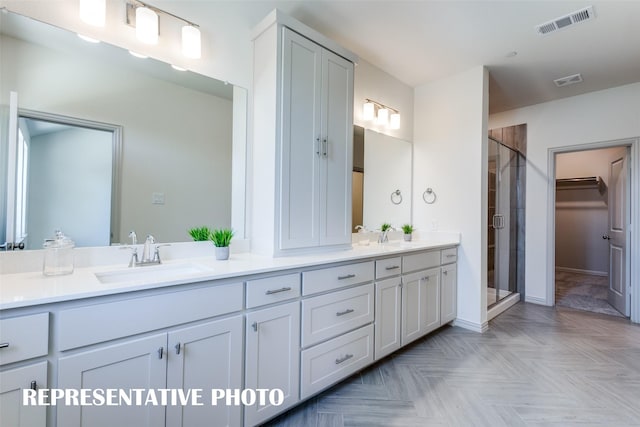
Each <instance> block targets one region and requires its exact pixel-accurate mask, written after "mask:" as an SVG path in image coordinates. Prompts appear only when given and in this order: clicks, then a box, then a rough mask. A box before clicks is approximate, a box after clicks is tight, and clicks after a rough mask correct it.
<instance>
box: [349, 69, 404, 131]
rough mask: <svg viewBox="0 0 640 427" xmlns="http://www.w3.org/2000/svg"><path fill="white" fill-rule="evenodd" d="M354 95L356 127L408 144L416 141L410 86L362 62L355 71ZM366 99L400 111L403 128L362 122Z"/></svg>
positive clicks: (401, 126) (354, 121) (354, 120)
mask: <svg viewBox="0 0 640 427" xmlns="http://www.w3.org/2000/svg"><path fill="white" fill-rule="evenodd" d="M353 92H354V93H353V123H354V124H355V125H358V126H362V127H364V128H365V129H372V130H374V131H376V132H379V133H383V134H386V135H390V136H393V137H396V138H399V139H403V140H405V141H413V116H414V114H413V96H414V93H413V88H412V87H411V86H408V85H406V84H404V83H402V82H401V81H400V80H398V79H396V78H395V77H393V76H392V75H390V74H388V73H386V72H384V71H382V70H381V69H379V68H377V67H375V66H373V65H371V64H369V63H368V62H366V61H365V60H363V59H360V60H359V61H358V64H357V65H356V68H355V72H354V88H353ZM366 98H369V99H373V100H374V101H377V102H380V103H382V104H384V105H386V106H388V107H391V108H395V109H396V110H398V111H400V120H401V123H400V129H388V128H386V127H385V126H381V125H377V124H375V123H374V122H373V121H365V120H363V119H362V105H363V104H364V100H365V99H366Z"/></svg>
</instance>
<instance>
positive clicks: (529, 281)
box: [489, 83, 640, 304]
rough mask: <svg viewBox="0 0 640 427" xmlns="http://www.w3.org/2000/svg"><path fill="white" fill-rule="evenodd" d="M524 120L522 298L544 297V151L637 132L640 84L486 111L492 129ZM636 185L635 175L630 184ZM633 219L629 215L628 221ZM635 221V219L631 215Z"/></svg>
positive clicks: (541, 299) (638, 177) (547, 298)
mask: <svg viewBox="0 0 640 427" xmlns="http://www.w3.org/2000/svg"><path fill="white" fill-rule="evenodd" d="M520 123H526V124H527V171H526V173H527V191H526V194H527V196H526V197H527V201H526V210H527V212H526V265H525V268H526V284H525V287H526V299H527V300H528V301H531V302H537V303H541V304H550V303H551V301H552V296H551V295H548V290H547V279H548V273H549V269H553V265H547V264H548V261H547V250H548V247H549V246H548V228H547V227H548V214H549V194H548V185H549V179H550V176H551V175H552V171H550V170H549V166H548V163H549V150H550V149H552V148H559V147H570V146H574V145H581V144H588V143H596V142H601V141H611V140H617V139H623V138H632V137H638V136H640V83H635V84H631V85H625V86H620V87H616V88H612V89H608V90H603V91H598V92H592V93H588V94H584V95H580V96H574V97H571V98H564V99H560V100H557V101H552V102H546V103H543V104H538V105H532V106H529V107H524V108H519V109H516V110H512V111H505V112H502V113H498V114H494V115H491V116H490V118H489V124H490V127H491V128H498V127H504V126H511V125H515V124H520ZM638 186H640V174H638V173H636V174H635V181H634V182H632V187H635V188H637V187H638ZM632 221H633V219H632ZM635 222H636V223H637V222H640V218H636V219H635Z"/></svg>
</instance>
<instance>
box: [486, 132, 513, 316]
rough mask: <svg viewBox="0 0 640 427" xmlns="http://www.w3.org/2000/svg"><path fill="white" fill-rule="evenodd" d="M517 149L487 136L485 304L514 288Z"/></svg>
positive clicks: (495, 301) (506, 294)
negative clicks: (486, 264) (487, 199)
mask: <svg viewBox="0 0 640 427" xmlns="http://www.w3.org/2000/svg"><path fill="white" fill-rule="evenodd" d="M519 157H520V155H519V153H518V152H516V151H514V150H512V149H511V148H509V147H506V146H504V145H502V144H501V143H499V142H497V141H495V140H493V139H491V138H490V139H489V187H488V189H489V203H488V206H489V215H488V218H489V224H488V230H489V233H488V245H489V247H488V256H487V260H488V266H487V271H488V278H487V279H488V280H487V284H488V285H487V286H488V287H487V306H489V307H490V306H492V305H494V304H496V303H498V302H499V301H500V300H502V299H503V298H506V297H508V296H509V295H511V294H512V293H514V292H516V288H517V283H516V277H517V275H516V262H517V259H518V257H517V197H518V161H519Z"/></svg>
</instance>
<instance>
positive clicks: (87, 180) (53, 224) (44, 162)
mask: <svg viewBox="0 0 640 427" xmlns="http://www.w3.org/2000/svg"><path fill="white" fill-rule="evenodd" d="M111 141H112V136H111V132H105V131H99V130H93V129H83V128H71V129H69V130H64V131H60V132H53V133H48V134H44V135H40V136H36V137H33V138H31V145H30V156H31V158H30V162H29V199H28V206H29V209H28V216H27V232H28V237H27V240H28V245H27V247H28V248H29V249H41V248H42V243H43V242H44V239H46V238H50V237H52V236H53V235H54V231H55V230H56V229H62V232H63V233H64V234H65V235H66V236H67V237H69V238H70V239H72V240H73V241H74V242H75V243H76V245H77V246H107V245H109V239H110V235H109V229H110V223H111V160H112V156H111V153H112V148H111V145H112V144H111ZM78 176H82V177H83V178H82V179H78Z"/></svg>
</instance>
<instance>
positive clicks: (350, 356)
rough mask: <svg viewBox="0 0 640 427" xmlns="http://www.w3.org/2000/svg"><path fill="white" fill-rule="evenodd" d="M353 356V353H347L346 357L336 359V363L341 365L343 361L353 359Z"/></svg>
mask: <svg viewBox="0 0 640 427" xmlns="http://www.w3.org/2000/svg"><path fill="white" fill-rule="evenodd" d="M352 357H353V354H346V355H345V356H344V357H341V358H339V359H336V365H339V364H341V363H342V362H346V361H347V360H349V359H351V358H352Z"/></svg>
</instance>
